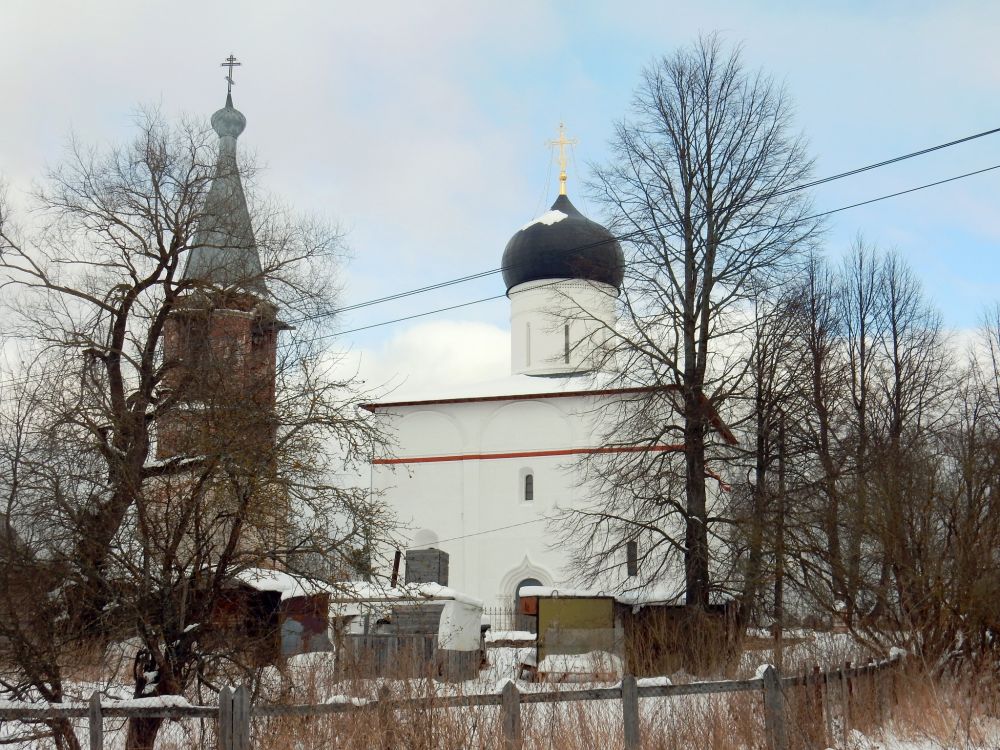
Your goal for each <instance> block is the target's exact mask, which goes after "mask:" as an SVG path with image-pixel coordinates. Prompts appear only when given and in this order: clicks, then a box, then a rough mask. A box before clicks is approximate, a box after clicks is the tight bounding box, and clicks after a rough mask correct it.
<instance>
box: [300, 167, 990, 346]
mask: <svg viewBox="0 0 1000 750" xmlns="http://www.w3.org/2000/svg"><path fill="white" fill-rule="evenodd" d="M996 169H1000V164H994V165H993V166H992V167H986V168H984V169H977V170H975V171H973V172H966V173H965V174H960V175H956V176H954V177H947V178H945V179H943V180H937V181H935V182H928V183H926V184H924V185H917V186H916V187H912V188H907V189H906V190H899V191H897V192H895V193H887V194H886V195H880V196H878V197H876V198H869V199H868V200H864V201H859V202H857V203H851V204H850V205H847V206H841V207H840V208H833V209H830V210H829V211H823V212H821V213H818V214H813V215H811V216H806V217H803V218H801V219H796V220H795V221H793V222H788V223H787V224H776V225H772V226H767V227H760V228H758V229H751V230H749V231H748V232H746V234H745V235H744V236H746V235H749V234H754V233H757V232H764V231H767V232H770V231H774V230H775V229H781V228H784V227H787V226H793V225H795V224H801V223H803V222H806V221H815V220H816V219H821V218H823V217H824V216H831V215H833V214H837V213H840V212H842V211H847V210H849V209H852V208H860V207H861V206H868V205H871V204H872V203H879V202H881V201H885V200H889V199H890V198H898V197H899V196H901V195H908V194H909V193H916V192H918V191H920V190H927V189H928V188H932V187H937V186H939V185H944V184H947V183H949V182H956V181H958V180H964V179H965V178H967V177H975V176H976V175H980V174H984V173H986V172H991V171H993V170H996ZM648 233H649V230H636V231H635V232H630V233H629V234H630V235H631V236H636V235H639V234H648ZM558 283H559V281H558V280H557V281H553V282H550V283H549V284H541V285H539V288H542V287H544V286H550V285H553V284H558ZM506 296H507V295H506V294H496V295H493V296H491V297H483V298H481V299H477V300H472V301H470V302H462V303H460V304H457V305H451V306H449V307H441V308H438V309H436V310H428V311H426V312H421V313H414V314H413V315H406V316H404V317H402V318H394V319H393V320H386V321H382V322H380V323H372V324H370V325H366V326H361V327H359V328H351V329H348V330H346V331H335V332H333V333H326V334H320V335H317V336H314V337H312V338H310V339H306V340H305V341H304V342H303V343H311V342H313V341H320V340H324V339H328V338H335V337H337V336H344V335H347V334H349V333H357V332H359V331H367V330H370V329H372V328H380V327H382V326H387V325H394V324H396V323H404V322H406V321H408V320H415V319H416V318H424V317H427V316H428V315H435V314H437V313H441V312H447V311H448V310H455V309H458V308H460V307H469V306H471V305H478V304H480V303H482V302H489V301H491V300H495V299H500V298H501V297H506Z"/></svg>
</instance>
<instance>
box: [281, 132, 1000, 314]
mask: <svg viewBox="0 0 1000 750" xmlns="http://www.w3.org/2000/svg"><path fill="white" fill-rule="evenodd" d="M996 133H1000V128H992V129H991V130H983V131H981V132H979V133H973V134H971V135H967V136H964V137H962V138H956V139H955V140H951V141H946V142H945V143H939V144H936V145H934V146H928V147H927V148H922V149H919V150H917V151H910V152H909V153H906V154H901V155H899V156H894V157H892V158H890V159H883V160H882V161H878V162H874V163H872V164H866V165H865V166H863V167H856V168H854V169H849V170H847V171H846V172H838V173H836V174H832V175H828V176H826V177H821V178H819V179H816V180H811V181H809V182H804V183H801V184H799V185H792V186H790V187H787V188H784V189H782V190H777V191H774V192H771V193H766V194H764V195H759V196H754V197H753V198H749V199H747V200H746V201H744V202H742V203H737V204H735V205H734V206H733V208H745V207H746V206H750V205H753V204H754V203H761V202H764V201H768V200H771V199H773V198H778V197H781V196H783V195H789V194H791V193H796V192H800V191H802V190H808V189H809V188H813V187H818V186H819V185H825V184H827V183H829V182H834V181H836V180H842V179H845V178H847V177H853V176H855V175H859V174H863V173H864V172H871V171H873V170H875V169H881V168H882V167H887V166H890V165H892V164H898V163H899V162H902V161H907V160H908V159H914V158H916V157H919V156H926V155H927V154H931V153H934V152H936V151H941V150H944V149H947V148H952V147H953V146H958V145H961V144H963V143H969V142H970V141H974V140H977V139H979V138H985V137H986V136H989V135H994V134H996ZM824 215H825V214H824ZM700 218H703V217H700ZM802 221H808V219H802ZM676 225H677V222H667V226H676ZM641 234H644V231H643V230H636V231H633V232H626V233H625V234H621V235H618V236H615V237H613V238H612V240H614V241H619V242H620V241H624V240H629V239H632V238H634V237H636V236H639V235H641ZM612 240H601V241H599V242H592V243H589V244H587V245H580V246H577V247H572V248H566V249H564V250H563V251H562V252H579V251H581V250H587V249H590V248H592V247H597V246H600V245H604V244H607V243H608V242H610V241H612ZM518 265H521V264H509V265H506V266H499V267H497V268H492V269H489V270H486V271H479V272H478V273H472V274H468V275H465V276H458V277H456V278H453V279H445V280H443V281H439V282H435V283H433V284H428V285H427V286H422V287H417V288H415V289H407V290H404V291H401V292H396V293H394V294H389V295H386V296H384V297H377V298H375V299H370V300H364V301H362V302H355V303H352V304H350V305H345V306H343V307H338V308H335V309H333V310H331V311H330V312H328V313H323V314H317V315H310V316H305V317H303V318H300V321H306V320H313V319H316V318H319V317H327V316H330V317H332V316H334V315H337V314H339V313H344V312H350V311H352V310H360V309H362V308H365V307H371V306H373V305H380V304H383V303H385V302H393V301H395V300H398V299H404V298H406V297H412V296H414V295H417V294H425V293H426V292H431V291H436V290H438V289H443V288H445V287H448V286H454V285H455V284H464V283H466V282H469V281H475V280H476V279H481V278H484V277H486V276H492V275H493V274H495V273H500V272H502V271H505V270H509V269H512V268H516V267H517V266H518ZM291 322H292V323H294V322H296V321H291Z"/></svg>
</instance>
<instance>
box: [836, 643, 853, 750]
mask: <svg viewBox="0 0 1000 750" xmlns="http://www.w3.org/2000/svg"><path fill="white" fill-rule="evenodd" d="M850 668H851V663H850V662H849V661H845V662H844V667H843V668H842V669H840V670H838V673H837V674H838V678H839V680H840V708H841V712H840V713H841V719H842V721H841V723H842V724H843V727H842V729H843V730H844V747H847V746H848V744H849V743H850V741H851V688H850V686H849V685H848V682H847V681H848V675H847V670H849V669H850Z"/></svg>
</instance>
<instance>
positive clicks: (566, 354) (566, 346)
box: [563, 323, 569, 365]
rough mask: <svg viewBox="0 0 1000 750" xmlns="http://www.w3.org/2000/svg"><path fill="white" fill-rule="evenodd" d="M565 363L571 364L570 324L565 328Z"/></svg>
mask: <svg viewBox="0 0 1000 750" xmlns="http://www.w3.org/2000/svg"><path fill="white" fill-rule="evenodd" d="M563 351H564V354H563V361H564V362H565V363H566V364H567V365H568V364H569V323H567V324H566V325H565V326H563Z"/></svg>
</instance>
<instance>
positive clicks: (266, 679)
mask: <svg viewBox="0 0 1000 750" xmlns="http://www.w3.org/2000/svg"><path fill="white" fill-rule="evenodd" d="M756 635H757V636H758V640H756V641H755V642H754V643H755V645H758V646H761V648H760V649H757V650H753V651H748V652H747V653H746V654H744V656H743V658H742V660H741V663H740V665H739V667H738V669H737V670H736V671H737V674H735V675H728V676H729V677H736V678H738V679H739V678H747V677H753V676H754V674H755V673H756V672H757V671H758V669H759V667H760V665H761V664H763V663H771V662H773V661H774V653H773V651H772V650H771V649H770V648H768V647H767V646H769V645H770V641H769V640H768V638H766V637H765V636H767V634H766V633H761V634H756ZM497 640H499V641H502V642H504V643H510V642H517V641H524V642H527V643H530V641H529V640H528V637H527V634H520V633H508V634H504V637H503V638H498V639H497ZM783 640H784V643H785V648H784V654H783V658H784V663H785V664H789V665H795V666H797V667H801V665H805V664H812V663H816V664H820V665H823V666H836V665H840V664H842V663H843V661H844V660H846V659H851V660H852V661H854V662H855V663H857V662H859V661H861V656H862V655H861V652H860V650H859V649H858V647H857V646H856V644H854V643H853V642H852V641H851V639H850V637H849V636H847V635H833V634H815V633H811V632H805V631H803V632H789V633H786V634H785V638H784V639H783ZM488 654H489V663H488V665H487V666H486V667H485V668H484V669H483V670H482V671H481V672H480V673H479V675H478V676H477V677H476V678H474V679H471V680H468V681H466V682H461V683H444V682H437V681H431V680H409V681H403V680H388V679H352V680H338V679H337V678H336V676H335V671H334V663H333V655H332V654H329V653H323V654H308V655H302V656H296V657H293V658H291V659H289V660H288V661H287V663H286V664H285V665H283V667H282V669H280V670H279V669H277V668H268V669H265V670H264V672H263V673H262V674H261V679H260V684H261V693H260V700H262V701H280V702H282V703H308V704H317V703H349V704H351V705H354V706H358V707H359V708H360V707H362V706H364V705H365V704H367V703H369V702H370V701H372V700H375V699H377V697H378V696H379V695H380V694H382V695H384V694H386V693H388V695H390V696H393V697H399V698H402V697H423V696H427V695H429V694H432V695H436V696H440V697H448V696H456V695H470V694H482V693H493V694H496V693H499V692H501V691H502V690H503V687H504V686H505V685H506V684H507V683H508V682H509V681H511V680H514V681H516V684H517V687H518V689H519V690H520V691H522V692H525V693H531V692H538V691H550V690H554V689H555V690H569V689H580V688H587V687H610V686H614V685H616V684H618V682H617V680H614V681H609V682H603V683H583V684H580V683H575V684H572V685H565V686H560V685H552V684H539V683H531V682H527V681H524V680H518V679H517V677H518V671H519V666H520V665H521V664H524V663H530V662H531V660H532V658H533V656H534V648H533V646H531V645H527V646H523V647H511V646H497V647H491V648H489V649H488ZM694 679H695V678H693V677H691V676H690V675H686V674H682V673H678V674H674V675H664V676H661V677H653V678H644V679H643V680H642V681H641V684H642V685H665V684H671V683H683V682H689V681H693V680H694ZM72 687H73V690H72V691H71V693H72V695H74V696H75V702H76V703H77V704H78V705H82V704H83V702H84V701H85V699H86V697H87V696H88V695H89V694H90V692H91V691H92V690H94V689H95V688H99V689H101V690H102V692H103V693H104V694H105V695H106V696H108V698H111V697H112V696H113V697H114V698H117V699H121V698H124V697H125V696H127V695H128V694H129V692H130V688H129V686H128V685H127V684H125V683H124V682H122V683H121V684H111V685H97V684H95V683H92V682H79V683H76V684H75V685H73V686H72ZM920 692H921V691H920V690H914V691H913V693H914V695H903V696H902V699H901V704H900V705H901V708H900V710H899V712H898V715H897V720H896V722H895V723H894V724H892V725H890V726H889V727H888V728H887V729H885V730H884V731H883V730H878V729H871V730H869V731H868V733H867V734H864V733H862V732H859V731H857V730H852V731H850V732H849V733H848V737H847V742H846V747H847V748H851V749H852V750H855V749H856V750H930V749H931V748H942V747H949V748H950V747H956V748H959V747H961V748H969V749H970V750H972V749H973V748H975V749H977V750H978V749H979V748H983V750H985V749H986V748H991V749H992V748H997V747H1000V722H997V721H996V720H995V719H993V718H992V717H989V716H985V717H984V716H981V715H980V716H979V717H977V718H976V720H975V721H972V722H964V723H963V721H962V716H961V711H957V710H956V706H954V705H950V704H948V701H949V700H951V698H948V697H944V696H942V697H940V699H939V700H938V702H935V700H937V699H935V700H931V701H930V702H927V698H926V696H923V695H916V694H917V693H920ZM923 692H927V691H923ZM952 697H954V696H952ZM909 698H913V699H914V700H915V701H924V703H921V704H920V705H915V706H912V707H909V708H907V707H906V704H907V700H908V699H909ZM143 700H148V699H143ZM152 700H160V699H152ZM170 700H171V701H173V702H174V704H175V705H183V704H184V699H182V698H178V699H170ZM192 702H199V701H197V700H192ZM201 702H203V703H211V702H212V700H211V699H208V700H203V701H201ZM946 704H948V705H946ZM6 705H9V704H6ZM119 705H121V704H119ZM0 707H5V706H4V704H0ZM640 709H641V718H642V726H643V728H644V730H646V731H650V732H652V731H658V732H660V731H662V732H666V733H668V734H669V736H671V737H673V738H674V739H675V740H678V738H685V737H687V738H689V740H688V744H689V746H708V745H709V744H712V745H713V746H717V747H732V748H740V747H748V748H749V747H753V746H759V745H760V742H761V740H762V738H763V734H762V733H763V720H762V713H763V712H762V700H761V696H760V694H758V693H756V692H754V693H742V694H728V695H716V696H685V697H679V698H644V699H642V700H641V702H640ZM921 711H923V712H924V713H925V714H927V717H926V718H927V721H926V722H925V723H924V725H923V728H921V726H920V721H919V720H920V718H921V716H920V713H921ZM422 715H423V716H425V717H427V718H428V720H430V721H432V722H435V723H437V724H438V725H440V726H441V727H453V728H454V727H459V728H461V729H462V731H471V730H470V729H469V728H470V727H471V728H472V729H475V730H476V731H478V732H481V733H483V732H485V733H489V732H495V731H496V729H495V728H496V726H497V718H498V709H497V708H495V707H485V708H483V707H480V708H438V709H433V710H431V711H427V712H424V714H422ZM915 716H916V719H915V718H914V717H915ZM522 718H523V722H524V727H525V734H526V737H529V738H532V739H531V742H532V743H535V744H536V745H537V746H539V747H560V748H563V747H566V748H568V747H577V746H579V747H592V746H594V745H595V744H607V742H608V741H611V740H615V738H617V737H620V736H621V734H620V733H621V706H620V703H619V702H618V701H616V700H601V701H589V702H586V703H562V704H553V705H544V704H524V705H523V706H522ZM317 721H318V722H320V723H317V724H316V727H317V731H319V730H318V728H319V727H320V726H321V722H322V721H326V720H317ZM839 722H840V719H839V717H837V716H835V718H834V721H833V729H834V733H833V736H834V738H835V740H836V742H835V743H834V745H833V746H836V747H838V748H841V747H845V743H844V740H843V736H842V730H841V728H840V726H841V725H840V723H839ZM74 724H75V726H76V729H77V733H78V735H79V737H80V739H81V742H82V743H83V746H84V747H86V734H87V723H86V720H84V719H81V720H77V721H74ZM277 726H278V725H277V724H274V723H273V722H272V723H270V724H268V723H267V722H262V721H260V720H256V721H255V731H256V732H261V733H263V734H264V735H266V736H272V735H269V734H268V732H271V733H272V734H273V732H277V731H278V729H276V727H277ZM792 727H793V731H795V730H796V726H795V724H794V722H792ZM24 731H28V732H31V731H32V730H31V729H30V728H27V730H26V728H25V727H23V726H20V725H18V724H17V723H15V722H2V723H0V741H3V742H5V744H8V746H10V747H14V748H21V749H23V750H28V748H36V747H39V748H40V747H51V746H52V745H51V741H44V742H43V741H26V742H23V743H20V744H9V742H10V740H13V739H14V738H15V737H16V736H18V735H19V734H20V733H22V732H24ZM324 731H330V730H324ZM214 732H215V729H214V721H213V720H211V719H206V720H193V719H192V720H179V721H172V720H171V721H167V722H166V723H165V724H164V728H163V729H162V730H161V735H160V740H159V742H158V745H157V747H159V748H164V750H173V748H178V749H179V748H189V747H205V748H211V747H214ZM105 733H106V734H105V743H106V744H105V746H106V747H108V748H109V749H112V750H114V749H115V748H122V747H123V746H124V739H125V732H124V722H123V721H122V720H110V719H108V720H105ZM446 734H447V733H445V732H443V733H442V735H441V736H442V737H444V736H445V735H446ZM452 734H455V733H454V732H453V733H452ZM557 734H558V736H559V739H560V742H561V743H562V744H558V743H556V742H555V739H554V738H555V736H556V735H557ZM458 735H461V732H458ZM280 736H284V735H280ZM448 736H452V735H448ZM490 736H492V735H490ZM546 738H547V739H546ZM567 738H570V739H569V740H567ZM573 738H579V744H578V745H577V744H566V742H567V741H575V740H574V739H573ZM588 738H589V739H588ZM601 738H604V739H601ZM709 738H710V739H711V742H710V741H709ZM615 741H616V742H617V740H615ZM272 742H273V740H272ZM720 742H722V744H720ZM441 743H442V744H440V745H439V746H440V747H441V748H442V750H450V748H451V747H461V746H462V745H461V744H458V745H447V744H443V743H444V740H441ZM307 744H308V746H309V747H313V746H317V747H318V746H320V745H315V744H313V743H307ZM404 744H405V743H404ZM274 746H275V747H277V746H279V745H274ZM304 746H305V745H303V747H304Z"/></svg>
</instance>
